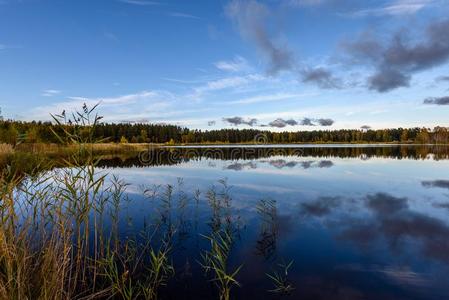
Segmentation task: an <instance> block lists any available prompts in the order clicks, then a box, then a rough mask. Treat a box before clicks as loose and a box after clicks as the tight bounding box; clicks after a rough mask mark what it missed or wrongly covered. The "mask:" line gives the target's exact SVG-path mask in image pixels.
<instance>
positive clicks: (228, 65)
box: [214, 56, 250, 72]
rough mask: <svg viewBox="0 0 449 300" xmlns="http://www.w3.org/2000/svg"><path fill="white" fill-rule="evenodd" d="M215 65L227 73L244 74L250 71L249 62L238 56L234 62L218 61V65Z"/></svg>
mask: <svg viewBox="0 0 449 300" xmlns="http://www.w3.org/2000/svg"><path fill="white" fill-rule="evenodd" d="M214 65H215V67H216V68H217V69H219V70H222V71H226V72H243V71H248V70H250V66H249V64H248V61H247V60H246V59H245V58H243V57H241V56H236V57H235V58H234V59H233V60H230V61H225V60H221V61H217V62H216V63H214Z"/></svg>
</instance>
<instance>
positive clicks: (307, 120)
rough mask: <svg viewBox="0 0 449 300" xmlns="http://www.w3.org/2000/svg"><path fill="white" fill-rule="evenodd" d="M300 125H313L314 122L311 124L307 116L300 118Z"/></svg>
mask: <svg viewBox="0 0 449 300" xmlns="http://www.w3.org/2000/svg"><path fill="white" fill-rule="evenodd" d="M301 125H303V126H315V124H313V120H312V119H309V118H304V119H302V120H301Z"/></svg>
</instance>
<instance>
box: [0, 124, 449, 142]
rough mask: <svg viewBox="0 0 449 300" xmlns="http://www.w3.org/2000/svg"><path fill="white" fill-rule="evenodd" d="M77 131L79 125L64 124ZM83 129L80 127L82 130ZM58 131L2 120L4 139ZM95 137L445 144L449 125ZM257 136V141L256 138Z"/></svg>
mask: <svg viewBox="0 0 449 300" xmlns="http://www.w3.org/2000/svg"><path fill="white" fill-rule="evenodd" d="M64 126H66V129H68V130H72V129H73V130H75V126H77V125H64ZM83 129H85V130H86V132H88V131H89V130H88V128H82V127H81V128H80V127H78V128H77V130H78V131H80V132H81V133H82V132H83ZM54 132H57V133H58V132H59V133H62V128H60V126H56V125H54V124H52V123H51V122H35V121H33V122H22V121H13V120H1V121H0V142H2V143H8V144H12V145H16V144H18V143H59V140H58V138H57V137H56V136H55V134H54ZM93 132H94V138H95V139H97V140H100V139H105V140H106V141H107V142H111V143H167V144H179V143H254V142H258V143H393V142H401V143H419V144H426V143H431V144H444V143H447V142H448V141H449V132H448V128H446V127H435V128H433V129H430V128H394V129H376V130H374V129H368V130H362V129H341V130H312V131H296V132H290V131H284V132H271V131H267V130H257V129H220V130H196V129H188V128H184V127H180V126H176V125H165V124H164V125H162V124H128V123H100V124H97V125H96V126H95V127H94V128H93ZM255 138H256V140H255Z"/></svg>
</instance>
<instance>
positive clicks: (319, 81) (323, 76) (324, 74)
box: [301, 68, 341, 89]
mask: <svg viewBox="0 0 449 300" xmlns="http://www.w3.org/2000/svg"><path fill="white" fill-rule="evenodd" d="M301 75H302V82H305V83H314V84H316V85H318V86H319V87H320V88H323V89H338V88H340V87H341V83H340V80H338V79H337V78H335V77H334V76H332V73H331V72H330V71H329V70H326V69H324V68H315V69H305V70H303V71H302V72H301Z"/></svg>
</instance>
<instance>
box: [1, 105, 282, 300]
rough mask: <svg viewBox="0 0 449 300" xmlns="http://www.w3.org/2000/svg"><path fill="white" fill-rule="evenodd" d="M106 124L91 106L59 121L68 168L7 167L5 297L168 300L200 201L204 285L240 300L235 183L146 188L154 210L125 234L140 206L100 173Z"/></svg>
mask: <svg viewBox="0 0 449 300" xmlns="http://www.w3.org/2000/svg"><path fill="white" fill-rule="evenodd" d="M100 120H101V118H100V117H98V116H97V115H95V114H94V113H93V109H89V108H87V107H86V106H85V107H83V110H82V112H80V113H76V115H74V118H73V119H72V120H70V122H69V121H67V119H66V117H65V116H63V115H61V116H55V121H56V123H57V125H58V126H59V127H62V129H57V130H56V129H55V130H53V129H52V131H54V134H55V136H56V138H57V139H58V140H59V141H60V144H62V145H70V147H72V150H71V151H70V152H69V153H68V155H67V156H66V157H58V159H59V161H57V162H56V163H54V166H60V167H61V166H63V167H61V168H54V169H51V168H47V169H45V170H46V171H45V172H44V171H41V170H39V171H41V172H39V171H36V172H34V171H35V170H34V169H31V167H30V168H29V169H21V168H22V167H23V166H14V165H13V164H18V163H20V162H22V163H24V157H25V156H24V157H21V158H19V157H15V158H13V159H12V160H11V159H10V160H8V161H6V164H7V166H6V167H5V168H3V169H2V172H1V174H0V197H1V202H0V299H111V298H114V299H159V298H164V297H163V296H161V295H164V294H165V293H168V289H169V288H170V285H171V284H173V282H174V281H176V278H177V277H182V276H184V275H183V274H187V273H189V272H187V271H185V272H183V271H182V270H180V269H179V268H177V267H176V265H175V263H174V259H175V258H176V256H175V255H174V251H175V250H176V249H177V248H178V247H179V244H180V243H182V240H183V239H185V236H186V234H187V231H188V229H187V227H188V226H190V225H188V224H187V223H186V220H185V218H186V215H185V213H186V210H188V209H190V208H191V207H192V206H193V207H194V210H195V215H196V217H197V218H198V217H199V216H198V206H199V205H205V206H207V207H209V211H210V219H209V220H208V222H207V224H208V228H209V230H208V233H206V234H204V235H203V238H202V239H201V236H200V233H199V232H197V235H198V236H199V237H200V240H203V242H204V241H207V243H206V245H204V247H201V248H200V249H199V253H198V254H197V258H198V259H197V262H196V264H197V266H198V267H199V268H202V269H203V270H204V273H205V275H206V276H205V277H204V282H211V283H213V285H212V286H213V287H214V289H213V290H215V292H213V293H212V295H213V294H215V295H216V298H217V299H222V300H228V299H231V298H233V297H232V288H235V287H238V286H239V285H240V283H239V281H238V278H237V277H238V274H239V272H240V270H241V269H242V268H243V267H244V265H241V264H240V265H237V266H234V265H233V264H234V263H231V262H230V256H231V252H232V249H233V244H234V243H235V241H236V240H238V237H239V230H240V224H241V220H240V219H239V218H238V217H236V216H235V214H234V213H233V212H232V209H233V208H232V199H231V196H230V188H229V187H228V185H227V183H226V181H225V180H223V181H220V182H219V188H218V187H212V188H211V189H210V190H209V191H207V192H206V193H205V197H203V196H202V193H201V192H200V191H195V193H194V195H193V196H189V195H188V193H186V192H185V191H184V187H183V181H182V180H178V185H177V186H176V187H174V186H171V185H166V186H152V187H142V196H143V198H144V199H146V200H145V201H149V202H150V203H152V205H154V207H155V210H154V211H152V212H149V214H148V217H145V219H144V224H143V226H142V228H140V227H139V228H140V229H139V230H138V231H133V230H130V231H127V230H126V229H125V230H123V228H130V227H133V222H134V220H132V218H130V217H129V216H128V214H127V210H128V209H129V207H130V206H131V201H132V200H130V199H129V198H128V196H127V195H128V194H127V189H128V185H127V184H126V182H125V181H124V180H122V179H119V178H117V177H115V176H112V177H111V176H109V175H108V174H107V173H105V172H101V171H98V168H97V167H98V164H99V162H100V160H99V159H98V158H97V156H96V155H95V153H96V149H95V144H96V142H97V140H96V137H95V135H94V133H93V132H95V128H96V126H98V124H99V121H100ZM69 123H70V124H71V125H70V126H73V128H72V127H70V128H71V129H70V130H68V129H67V127H66V126H68V125H67V124H69ZM59 127H55V128H59ZM86 129H88V131H86ZM58 130H59V131H58ZM100 142H102V141H100ZM10 150H11V149H8V147H5V152H7V151H10ZM13 157H14V156H13ZM31 157H32V156H29V158H31ZM33 157H34V156H33ZM33 159H35V160H36V161H40V163H42V164H45V163H48V161H45V160H43V159H42V160H40V159H41V158H39V157H34V158H33ZM55 160H57V159H56V158H55ZM25 163H26V161H25ZM40 163H38V164H37V165H39V164H40ZM30 166H34V167H33V168H35V167H36V164H30ZM20 169H21V170H22V171H18V170H20ZM33 175H34V176H33ZM271 205H274V204H273V203H272V204H271ZM195 223H196V224H197V223H198V220H196V221H195ZM196 226H197V225H195V227H196ZM199 244H202V242H201V241H199ZM187 266H189V264H188V263H187V264H186V270H187V269H189V268H187ZM275 278H276V277H275ZM178 279H179V278H178ZM280 288H284V289H288V287H283V286H281V287H280Z"/></svg>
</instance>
